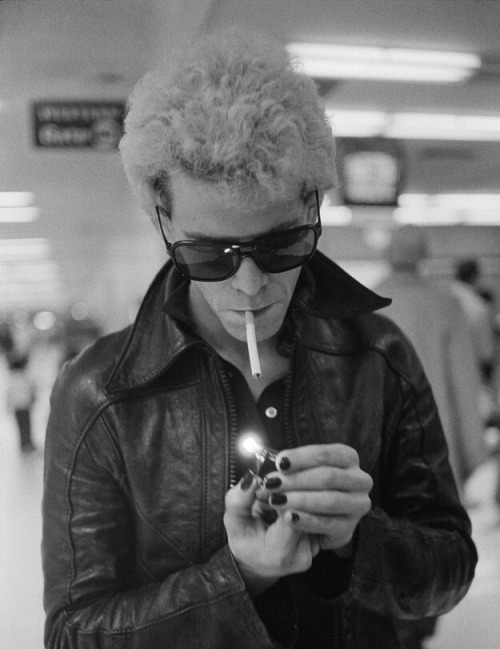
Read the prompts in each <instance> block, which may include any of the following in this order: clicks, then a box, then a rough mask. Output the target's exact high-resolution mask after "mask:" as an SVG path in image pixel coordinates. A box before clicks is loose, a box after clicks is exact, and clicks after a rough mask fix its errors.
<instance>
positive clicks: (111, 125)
mask: <svg viewBox="0 0 500 649" xmlns="http://www.w3.org/2000/svg"><path fill="white" fill-rule="evenodd" d="M32 108H33V126H34V140H35V146H37V147H40V148H44V149H92V150H95V151H116V150H117V148H118V142H119V141H120V138H121V136H122V134H123V119H124V115H125V102H124V101H37V102H34V103H33V107H32Z"/></svg>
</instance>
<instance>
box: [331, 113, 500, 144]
mask: <svg viewBox="0 0 500 649" xmlns="http://www.w3.org/2000/svg"><path fill="white" fill-rule="evenodd" d="M326 112H327V115H328V118H329V120H330V123H331V125H332V129H333V133H334V135H336V136H338V137H376V136H380V137H388V138H397V139H410V140H411V139H416V140H469V141H483V142H491V141H500V116H489V115H453V114H436V113H384V112H382V111H371V110H333V109H327V111H326Z"/></svg>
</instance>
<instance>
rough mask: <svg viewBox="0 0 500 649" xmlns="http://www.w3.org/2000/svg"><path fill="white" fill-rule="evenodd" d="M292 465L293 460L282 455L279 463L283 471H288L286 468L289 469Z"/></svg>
mask: <svg viewBox="0 0 500 649" xmlns="http://www.w3.org/2000/svg"><path fill="white" fill-rule="evenodd" d="M291 466H292V465H291V462H290V460H289V459H288V458H287V457H282V458H281V460H280V463H279V468H280V469H281V470H282V471H286V470H287V469H289V468H290V467H291Z"/></svg>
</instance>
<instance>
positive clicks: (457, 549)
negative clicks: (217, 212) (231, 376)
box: [43, 253, 477, 649]
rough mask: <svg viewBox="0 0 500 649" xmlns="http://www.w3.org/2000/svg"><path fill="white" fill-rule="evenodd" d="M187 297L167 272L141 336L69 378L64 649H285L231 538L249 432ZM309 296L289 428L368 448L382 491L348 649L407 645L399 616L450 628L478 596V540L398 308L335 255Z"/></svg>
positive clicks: (62, 525)
mask: <svg viewBox="0 0 500 649" xmlns="http://www.w3.org/2000/svg"><path fill="white" fill-rule="evenodd" d="M178 282H179V277H178V275H177V273H176V271H174V270H173V269H172V267H171V265H170V264H167V265H166V267H165V268H164V269H162V271H161V272H160V273H159V275H158V276H157V278H156V279H155V281H154V283H153V284H152V286H151V288H150V290H149V291H148V294H147V295H146V297H145V300H144V302H143V305H142V307H141V310H140V312H139V314H138V317H137V319H136V322H135V324H134V326H133V327H131V328H130V329H127V330H125V331H123V332H119V333H116V334H112V335H110V336H107V337H104V338H102V339H101V340H99V341H98V342H97V343H96V344H94V345H93V346H91V347H90V348H88V349H87V350H85V351H84V352H83V353H82V354H81V355H80V356H79V357H78V358H76V359H75V360H73V361H72V362H70V363H68V364H67V365H65V366H64V368H63V370H62V372H61V373H60V376H59V378H58V380H57V383H56V385H55V387H54V390H53V395H52V408H51V416H50V420H49V425H48V430H47V437H46V461H45V462H46V463H45V478H44V483H45V485H44V486H45V491H44V501H43V514H44V537H43V565H44V573H45V607H46V612H47V622H46V634H45V642H46V646H47V647H51V648H54V649H55V648H58V649H62V648H63V647H64V648H70V647H71V648H75V649H76V648H78V649H98V648H99V649H108V648H113V649H116V648H124V649H125V648H127V649H128V648H131V649H132V648H133V649H155V648H160V647H162V648H163V647H164V648H168V649H171V648H172V649H173V648H184V649H196V648H197V647H200V648H201V647H203V649H257V648H260V649H264V648H271V647H274V646H276V645H275V644H274V643H273V641H272V640H271V638H270V635H269V633H268V629H267V627H266V625H265V624H264V623H263V621H262V618H261V617H260V616H259V615H258V613H257V610H256V607H255V605H254V602H253V601H252V599H251V598H250V596H249V595H248V593H247V591H246V590H245V586H244V583H243V581H242V578H241V576H240V574H239V572H238V570H237V568H236V566H235V563H234V561H233V558H232V556H231V553H230V552H229V550H228V546H227V543H226V539H225V530H224V525H223V521H222V517H223V512H224V496H225V493H226V491H227V489H228V488H229V486H230V477H231V471H232V465H233V464H234V458H233V457H232V453H233V451H232V448H233V444H232V440H233V439H234V435H235V434H236V432H237V431H235V430H234V417H233V414H232V407H231V403H230V401H228V396H227V394H226V392H227V390H226V388H225V383H224V380H223V378H222V375H221V363H220V359H219V358H218V357H217V355H216V354H215V352H214V351H213V350H212V349H211V348H210V347H209V346H208V345H207V344H206V343H205V342H204V341H203V340H200V339H198V338H196V337H195V336H193V335H190V334H189V333H187V332H186V329H185V328H184V327H182V326H181V325H180V324H179V322H178V321H176V320H175V319H173V318H171V317H170V316H168V315H165V313H164V311H163V310H162V309H163V305H164V302H165V292H166V293H167V295H172V294H173V297H171V298H170V299H172V300H175V299H176V298H175V295H176V293H175V292H174V288H175V286H176V285H177V284H178ZM299 285H300V287H298V288H297V290H296V293H295V296H294V299H293V301H292V304H291V308H290V310H289V314H288V316H287V321H288V322H289V324H290V327H291V328H292V330H293V331H294V332H295V334H296V336H297V340H298V343H297V346H296V349H295V358H294V362H295V373H294V376H295V379H294V385H293V405H292V408H293V416H292V417H291V421H290V423H289V425H290V426H291V427H292V428H293V433H294V435H295V436H296V439H297V440H298V443H299V444H301V445H302V444H310V443H320V442H324V443H328V442H342V443H345V444H349V445H350V446H352V447H354V448H355V449H356V450H357V452H358V453H359V456H360V464H361V468H363V469H364V470H365V471H368V472H369V473H370V474H371V476H372V478H373V480H374V487H373V491H372V493H371V498H372V503H373V505H372V509H371V511H370V512H369V513H368V514H367V515H366V516H365V517H364V518H363V519H362V520H361V522H360V524H359V526H358V529H357V532H356V553H355V557H354V563H353V565H352V566H350V568H349V571H350V572H349V574H348V575H347V576H348V578H347V579H344V580H343V581H342V580H341V581H339V583H342V586H341V590H342V592H337V593H335V584H333V586H332V587H331V589H330V591H331V592H334V593H335V601H336V602H337V603H338V604H339V605H340V607H341V610H342V620H343V621H342V629H343V631H342V634H343V642H344V643H345V644H344V645H343V646H350V647H356V648H361V647H363V648H364V647H366V648H367V649H368V647H369V648H370V649H373V648H374V647H381V648H383V649H389V648H390V647H396V646H398V645H397V643H396V640H395V637H394V633H393V630H392V623H391V619H390V618H391V617H396V618H403V619H413V618H418V617H424V616H431V615H440V614H443V613H446V612H447V611H449V610H450V609H451V608H452V607H453V606H454V605H456V604H457V603H458V602H459V601H460V600H461V598H462V597H463V596H464V595H465V593H466V592H467V589H468V587H469V585H470V583H471V581H472V578H473V573H474V567H475V564H476V561H477V555H476V551H475V547H474V545H473V542H472V540H471V537H470V531H471V530H470V523H469V519H468V518H467V515H466V513H465V511H464V509H463V508H462V506H461V505H460V503H459V500H458V496H457V492H456V489H455V486H454V483H453V479H452V476H451V472H450V468H449V465H448V461H447V450H446V445H445V441H444V438H443V433H442V430H441V425H440V423H439V419H438V415H437V412H436V407H435V404H434V400H433V397H432V393H431V390H430V388H429V385H428V383H427V380H426V378H425V376H424V374H423V372H422V368H421V366H420V363H419V361H418V359H417V357H416V355H415V353H414V351H413V349H412V348H411V346H410V345H409V344H408V342H407V341H406V340H405V339H404V337H403V336H402V334H401V333H400V331H399V330H398V329H397V328H396V327H395V326H394V325H393V324H392V323H391V322H390V321H388V320H387V319H386V318H384V317H383V316H380V315H375V314H373V313H371V311H373V310H375V309H378V308H380V307H381V306H384V305H385V304H386V303H387V301H386V300H383V299H382V298H379V297H378V296H376V295H375V294H373V293H372V292H371V291H369V290H368V289H365V288H364V287H362V286H361V285H359V284H358V283H357V282H356V281H355V280H353V279H352V278H351V277H350V276H349V275H347V274H345V273H344V272H343V271H342V270H341V269H340V268H339V267H338V266H336V265H335V264H333V263H332V262H330V261H329V260H327V259H326V257H324V256H323V255H321V254H320V253H317V254H316V255H315V257H314V259H313V260H312V261H311V262H310V263H309V264H308V268H307V269H306V268H304V269H303V271H302V274H301V279H300V280H299ZM322 578H323V581H325V580H326V582H328V578H329V576H328V575H324V574H323V577H322ZM331 580H332V582H335V580H336V577H335V575H334V574H333V573H332V575H331ZM313 588H314V585H313ZM339 588H340V586H339ZM321 589H322V586H321V585H320V586H319V590H321ZM326 590H327V591H328V588H327V589H326ZM331 592H330V595H327V596H328V597H331V596H332V595H331ZM284 606H285V604H284Z"/></svg>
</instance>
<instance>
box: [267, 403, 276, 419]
mask: <svg viewBox="0 0 500 649" xmlns="http://www.w3.org/2000/svg"><path fill="white" fill-rule="evenodd" d="M277 414H278V411H277V410H276V408H275V407H274V406H269V408H266V417H269V419H274V418H275V417H276V415H277Z"/></svg>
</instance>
